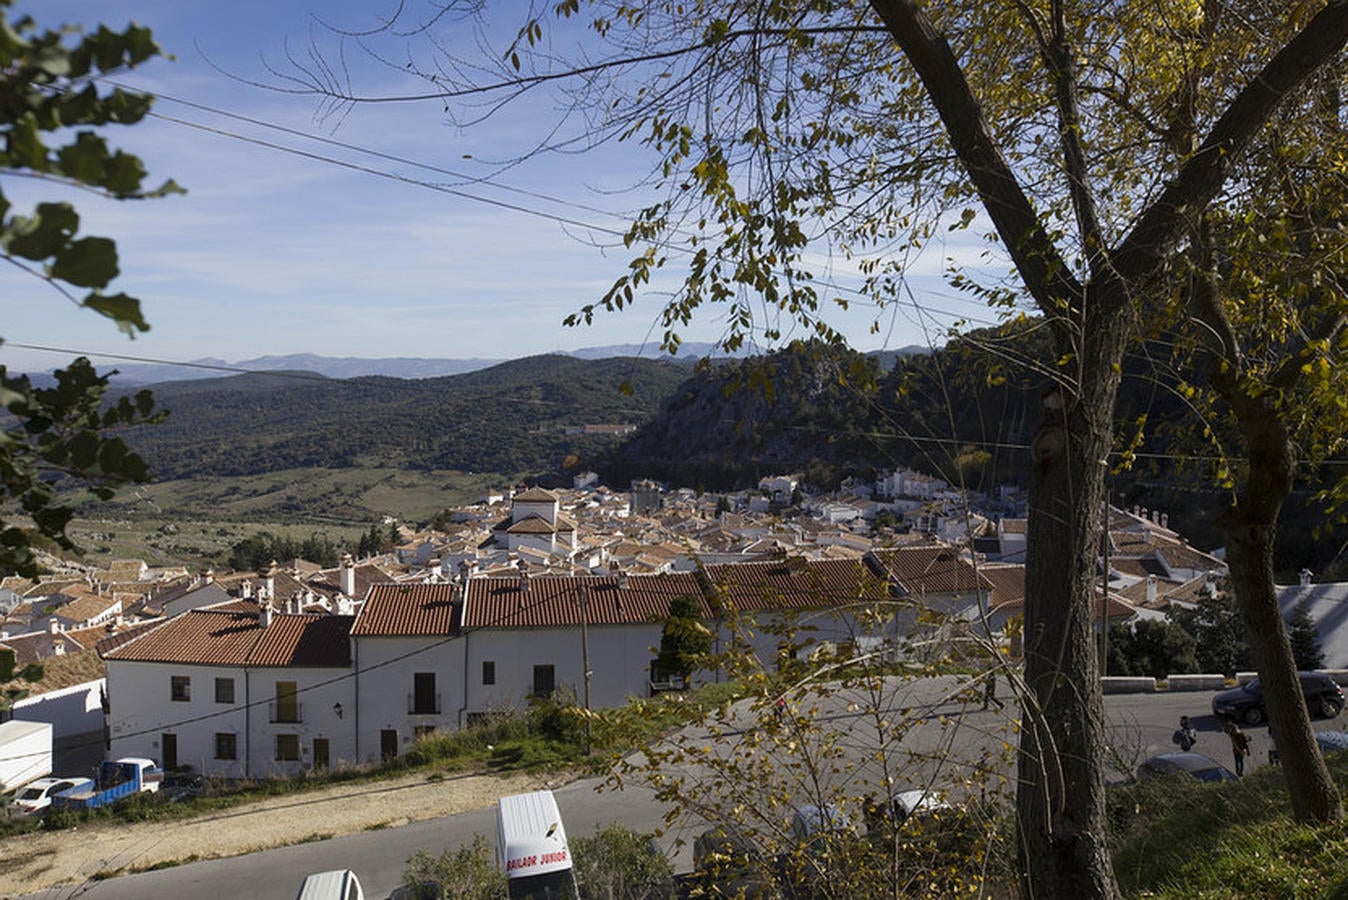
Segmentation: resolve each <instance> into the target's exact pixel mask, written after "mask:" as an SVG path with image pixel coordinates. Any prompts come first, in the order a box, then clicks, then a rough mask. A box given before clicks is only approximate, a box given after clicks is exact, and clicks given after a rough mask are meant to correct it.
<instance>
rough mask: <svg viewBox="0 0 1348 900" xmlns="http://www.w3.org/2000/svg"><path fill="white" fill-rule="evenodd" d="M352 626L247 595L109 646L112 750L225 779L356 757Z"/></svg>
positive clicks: (344, 619) (343, 619)
mask: <svg viewBox="0 0 1348 900" xmlns="http://www.w3.org/2000/svg"><path fill="white" fill-rule="evenodd" d="M351 624H352V617H350V616H330V615H282V614H273V613H272V612H271V611H270V610H269V609H267V608H263V609H261V610H259V608H258V606H257V604H254V603H249V602H244V601H240V602H235V603H230V604H225V605H222V606H220V607H213V608H209V609H203V610H192V611H190V612H187V613H183V614H182V615H180V616H176V617H174V618H172V619H169V620H168V621H166V622H164V623H163V624H161V625H158V626H157V627H154V628H149V629H145V630H141V631H137V632H134V633H133V634H132V635H131V636H130V638H129V639H127V640H124V641H117V640H114V641H111V642H108V643H106V644H104V645H101V646H100V652H101V654H102V656H103V659H104V662H105V664H106V666H107V673H108V674H107V696H108V705H107V712H106V716H107V736H108V754H109V756H110V757H112V758H117V757H121V756H147V757H150V758H153V759H157V760H159V761H160V762H161V764H162V765H163V766H164V767H165V768H166V769H173V768H177V767H179V766H190V767H191V768H193V769H194V770H196V771H198V772H201V773H202V774H206V775H212V776H219V777H225V778H259V777H265V776H268V775H297V774H299V773H300V772H302V771H305V770H308V769H314V768H320V769H321V768H327V767H329V766H335V765H338V764H339V763H342V762H354V761H355V759H356V754H355V730H354V728H353V718H349V716H351V715H352V714H353V713H354V712H355V709H356V697H355V694H354V690H353V680H352V679H351V678H350V674H351V660H350V638H349V633H350V630H351ZM109 644H110V645H111V646H109Z"/></svg>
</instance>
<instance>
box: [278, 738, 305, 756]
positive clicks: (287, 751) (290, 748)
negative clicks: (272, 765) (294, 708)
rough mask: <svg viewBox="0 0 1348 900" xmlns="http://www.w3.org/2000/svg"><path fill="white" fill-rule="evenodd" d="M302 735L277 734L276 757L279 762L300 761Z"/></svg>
mask: <svg viewBox="0 0 1348 900" xmlns="http://www.w3.org/2000/svg"><path fill="white" fill-rule="evenodd" d="M299 758H300V736H299V735H298V734H278V735H277V736H276V759H277V761H278V762H299Z"/></svg>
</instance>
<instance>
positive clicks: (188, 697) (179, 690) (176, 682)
mask: <svg viewBox="0 0 1348 900" xmlns="http://www.w3.org/2000/svg"><path fill="white" fill-rule="evenodd" d="M169 699H170V700H172V701H173V702H174V703H190V702H191V701H192V676H191V675H170V676H169Z"/></svg>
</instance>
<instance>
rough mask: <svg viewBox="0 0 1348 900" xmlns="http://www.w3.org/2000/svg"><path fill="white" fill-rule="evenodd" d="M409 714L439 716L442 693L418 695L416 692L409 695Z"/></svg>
mask: <svg viewBox="0 0 1348 900" xmlns="http://www.w3.org/2000/svg"><path fill="white" fill-rule="evenodd" d="M407 714H408V715H411V716H438V715H440V695H439V694H436V695H435V697H434V698H432V697H418V696H417V695H416V694H408V695H407Z"/></svg>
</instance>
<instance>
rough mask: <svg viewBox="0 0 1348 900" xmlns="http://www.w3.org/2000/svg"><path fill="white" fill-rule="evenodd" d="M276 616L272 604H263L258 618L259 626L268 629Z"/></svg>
mask: <svg viewBox="0 0 1348 900" xmlns="http://www.w3.org/2000/svg"><path fill="white" fill-rule="evenodd" d="M275 615H276V614H275V613H274V612H273V611H272V608H271V604H270V603H263V604H262V609H261V611H260V612H259V613H258V616H257V621H258V624H259V625H261V626H262V627H263V628H266V627H267V626H268V625H270V624H271V620H272V619H273V618H274V617H275Z"/></svg>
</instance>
